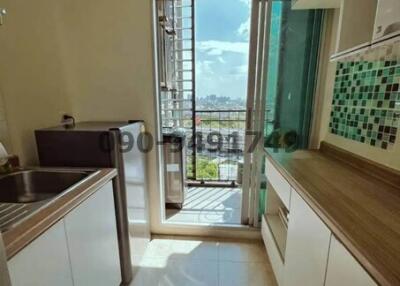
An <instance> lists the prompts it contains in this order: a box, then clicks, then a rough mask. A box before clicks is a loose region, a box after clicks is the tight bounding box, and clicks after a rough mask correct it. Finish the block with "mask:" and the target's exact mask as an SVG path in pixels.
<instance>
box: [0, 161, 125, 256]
mask: <svg viewBox="0 0 400 286" xmlns="http://www.w3.org/2000/svg"><path fill="white" fill-rule="evenodd" d="M116 175H117V171H116V170H115V169H100V170H99V171H98V172H96V173H95V174H93V175H92V176H90V177H88V178H87V179H86V180H85V181H83V182H82V183H81V184H78V185H77V186H76V187H74V188H73V189H71V190H70V191H68V192H66V193H64V194H62V195H61V196H59V197H57V198H55V199H54V200H51V201H49V202H48V203H46V204H44V205H43V206H42V207H40V209H38V210H37V211H35V212H34V213H33V214H32V215H30V216H28V217H26V218H24V219H23V221H21V223H19V224H18V225H16V226H15V227H12V228H10V229H8V230H6V231H4V232H2V235H3V240H4V246H5V249H6V254H7V259H10V258H11V257H13V256H14V255H15V254H16V253H18V251H20V250H21V249H23V248H24V247H25V246H26V245H28V244H29V243H30V242H32V241H33V240H34V239H35V238H36V237H38V236H39V235H40V234H42V233H43V232H45V231H46V230H47V229H49V228H50V227H51V226H52V225H54V224H55V223H56V222H58V221H59V220H60V219H62V218H63V217H64V216H65V215H66V214H68V213H69V212H70V211H71V210H73V209H74V208H76V207H77V206H78V205H79V204H81V203H82V202H83V201H85V200H86V199H87V198H88V197H90V196H91V195H92V194H93V193H95V192H96V191H97V190H98V189H99V188H100V187H102V186H103V185H105V184H106V183H107V182H109V181H110V180H111V179H113V178H114V177H115V176H116Z"/></svg>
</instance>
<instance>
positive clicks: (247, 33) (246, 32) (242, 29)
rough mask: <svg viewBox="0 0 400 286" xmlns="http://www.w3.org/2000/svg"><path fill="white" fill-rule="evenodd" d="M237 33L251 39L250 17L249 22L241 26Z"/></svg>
mask: <svg viewBox="0 0 400 286" xmlns="http://www.w3.org/2000/svg"><path fill="white" fill-rule="evenodd" d="M237 33H238V34H239V35H240V36H245V37H249V36H250V17H249V18H247V20H246V21H245V22H243V23H241V24H240V26H239V28H238V29H237Z"/></svg>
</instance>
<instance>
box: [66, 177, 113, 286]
mask: <svg viewBox="0 0 400 286" xmlns="http://www.w3.org/2000/svg"><path fill="white" fill-rule="evenodd" d="M112 202H113V192H112V186H111V183H108V184H107V185H105V186H104V187H103V188H102V189H101V190H99V191H97V192H96V193H95V194H94V195H93V196H92V197H90V198H89V199H87V200H86V201H85V202H83V203H82V204H81V205H80V206H79V207H77V208H76V209H75V210H74V211H73V212H71V213H69V214H68V215H67V216H66V217H65V229H66V233H67V239H68V248H69V255H70V259H71V266H72V273H73V277H74V286H86V285H96V286H102V285H104V286H110V285H118V284H119V283H120V282H121V272H120V268H119V256H118V239H117V234H116V231H117V227H116V220H115V211H114V204H113V203H112Z"/></svg>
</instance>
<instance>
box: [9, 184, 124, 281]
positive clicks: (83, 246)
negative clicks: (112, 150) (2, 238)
mask: <svg viewBox="0 0 400 286" xmlns="http://www.w3.org/2000/svg"><path fill="white" fill-rule="evenodd" d="M7 264H8V268H9V272H10V278H11V282H12V285H13V286H27V285H32V286H54V285H57V286H87V285H96V286H102V285H104V286H117V285H120V283H121V270H120V263H119V252H118V236H117V228H116V218H115V208H114V198H113V190H112V183H111V182H109V183H107V184H106V185H104V186H103V187H102V188H101V189H99V190H98V191H97V192H95V193H94V194H92V195H91V196H90V197H89V198H87V199H86V200H85V201H84V202H82V203H81V204H80V205H79V206H78V207H76V208H75V209H74V210H72V211H71V212H70V213H69V214H67V215H66V216H65V217H64V218H63V219H62V220H60V221H59V222H58V223H56V224H55V225H54V226H52V227H51V228H50V229H48V230H47V231H46V232H44V233H43V234H42V235H40V236H39V237H38V238H36V239H35V240H34V241H32V242H31V243H30V244H29V245H27V246H26V247H25V248H24V249H22V250H21V251H20V252H18V253H17V254H16V255H15V256H14V257H13V258H11V259H10V260H9V261H8V262H7Z"/></svg>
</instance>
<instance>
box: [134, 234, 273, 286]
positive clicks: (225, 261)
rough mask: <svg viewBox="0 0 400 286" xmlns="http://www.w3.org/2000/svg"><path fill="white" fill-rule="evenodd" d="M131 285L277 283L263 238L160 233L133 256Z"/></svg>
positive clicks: (262, 285) (243, 285)
mask: <svg viewBox="0 0 400 286" xmlns="http://www.w3.org/2000/svg"><path fill="white" fill-rule="evenodd" d="M134 263H135V271H134V272H135V276H134V280H133V282H132V284H131V286H161V285H162V286H236V285H237V286H276V285H277V284H276V282H275V278H274V275H273V273H272V269H271V265H270V262H269V260H268V258H267V255H266V252H265V248H264V246H263V245H262V244H261V242H229V241H222V240H221V241H216V240H205V239H200V238H182V237H157V238H155V239H153V240H152V242H151V243H150V245H149V247H148V248H147V250H146V253H145V254H144V256H142V257H134Z"/></svg>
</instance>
